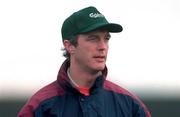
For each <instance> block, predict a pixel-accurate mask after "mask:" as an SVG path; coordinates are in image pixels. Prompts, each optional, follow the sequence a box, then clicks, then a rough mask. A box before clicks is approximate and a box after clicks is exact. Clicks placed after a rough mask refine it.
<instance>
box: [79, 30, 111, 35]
mask: <svg viewBox="0 0 180 117" xmlns="http://www.w3.org/2000/svg"><path fill="white" fill-rule="evenodd" d="M101 33H103V34H110V33H109V31H108V30H104V29H98V30H94V31H91V32H87V33H83V34H82V35H95V34H101Z"/></svg>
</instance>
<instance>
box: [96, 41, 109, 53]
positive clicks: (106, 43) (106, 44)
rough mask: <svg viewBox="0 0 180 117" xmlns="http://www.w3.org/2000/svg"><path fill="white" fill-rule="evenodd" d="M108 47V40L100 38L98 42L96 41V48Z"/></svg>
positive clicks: (104, 48) (103, 48)
mask: <svg viewBox="0 0 180 117" xmlns="http://www.w3.org/2000/svg"><path fill="white" fill-rule="evenodd" d="M107 48H108V42H107V41H106V40H104V39H101V40H100V41H99V42H98V49H99V50H106V49H107Z"/></svg>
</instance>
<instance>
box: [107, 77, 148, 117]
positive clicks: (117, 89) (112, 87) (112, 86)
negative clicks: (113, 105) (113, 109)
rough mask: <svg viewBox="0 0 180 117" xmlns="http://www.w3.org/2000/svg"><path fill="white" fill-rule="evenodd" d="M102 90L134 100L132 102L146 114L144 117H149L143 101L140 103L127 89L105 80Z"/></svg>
mask: <svg viewBox="0 0 180 117" xmlns="http://www.w3.org/2000/svg"><path fill="white" fill-rule="evenodd" d="M104 89H105V90H107V91H111V92H114V93H116V94H121V95H124V96H128V97H131V99H132V100H134V102H136V103H138V105H140V106H141V107H142V108H143V110H144V112H145V113H146V117H151V114H150V112H149V110H148V108H147V107H146V106H145V104H144V103H143V101H141V100H140V99H139V98H138V97H137V96H136V95H135V94H133V93H131V92H130V91H128V90H127V89H125V88H123V87H121V86H119V85H117V84H115V83H113V82H111V81H108V80H105V82H104Z"/></svg>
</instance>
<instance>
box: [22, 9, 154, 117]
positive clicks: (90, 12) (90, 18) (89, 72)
mask: <svg viewBox="0 0 180 117" xmlns="http://www.w3.org/2000/svg"><path fill="white" fill-rule="evenodd" d="M122 30H123V28H122V27H121V25H119V24H114V23H108V21H107V20H106V19H105V17H104V15H102V14H101V13H100V12H99V11H98V10H97V9H96V8H95V7H87V8H84V9H81V10H79V11H77V12H75V13H73V14H72V15H71V16H69V17H68V18H67V19H66V20H65V21H64V23H63V26H62V30H61V31H62V39H63V44H64V47H65V53H64V56H65V57H66V58H67V59H66V60H65V61H64V63H63V64H62V66H61V68H60V70H59V73H58V76H57V80H56V81H55V82H53V83H51V84H49V85H48V86H46V87H44V88H43V89H41V90H40V91H38V92H37V93H36V94H35V95H34V96H33V97H32V98H31V99H30V100H29V101H28V102H27V104H26V105H25V106H24V107H23V109H22V110H21V111H20V113H19V114H18V116H19V117H151V115H150V113H149V111H148V110H147V108H146V107H145V105H144V104H143V103H142V102H141V101H140V100H139V99H138V98H137V97H135V96H134V95H133V94H131V93H129V92H128V91H127V90H125V89H123V88H121V87H120V86H117V85H115V84H114V83H112V82H110V81H108V80H106V76H107V67H106V65H105V63H106V58H107V52H108V48H109V46H108V42H109V39H110V37H111V35H110V32H112V33H113V32H121V31H122Z"/></svg>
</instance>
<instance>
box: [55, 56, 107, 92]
mask: <svg viewBox="0 0 180 117" xmlns="http://www.w3.org/2000/svg"><path fill="white" fill-rule="evenodd" d="M69 66H70V61H69V59H66V60H65V61H64V62H63V64H62V66H61V68H60V69H59V72H58V75H57V81H58V83H59V84H60V86H62V87H63V88H65V89H67V88H70V89H72V86H71V84H70V80H69V78H68V75H67V69H68V68H69ZM106 76H107V67H105V68H104V70H103V71H102V75H101V76H99V77H97V79H96V81H95V83H94V85H93V87H92V89H95V88H97V87H102V85H103V83H104V80H105V79H106Z"/></svg>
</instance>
